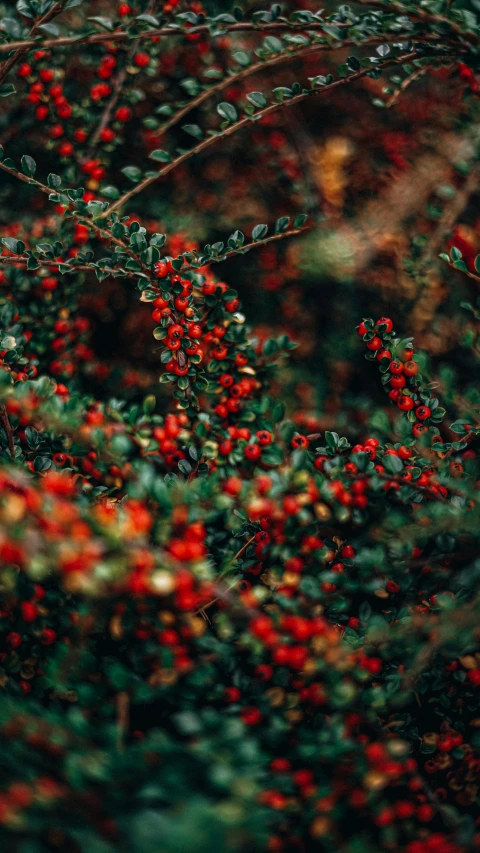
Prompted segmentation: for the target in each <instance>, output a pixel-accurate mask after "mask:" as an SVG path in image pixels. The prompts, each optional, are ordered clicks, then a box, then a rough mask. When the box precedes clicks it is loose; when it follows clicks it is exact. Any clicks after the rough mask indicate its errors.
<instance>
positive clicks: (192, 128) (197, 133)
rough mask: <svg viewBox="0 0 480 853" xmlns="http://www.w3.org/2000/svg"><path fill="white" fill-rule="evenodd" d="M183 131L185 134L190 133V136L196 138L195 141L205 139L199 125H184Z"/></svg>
mask: <svg viewBox="0 0 480 853" xmlns="http://www.w3.org/2000/svg"><path fill="white" fill-rule="evenodd" d="M182 130H184V131H185V133H189V134H190V136H194V137H195V139H203V130H202V128H201V127H199V126H198V124H184V125H182Z"/></svg>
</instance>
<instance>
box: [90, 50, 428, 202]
mask: <svg viewBox="0 0 480 853" xmlns="http://www.w3.org/2000/svg"><path fill="white" fill-rule="evenodd" d="M416 57H417V54H416V52H415V51H414V52H412V53H407V54H404V55H403V56H400V57H398V58H396V59H391V60H389V61H387V62H385V63H384V64H383V65H382V69H384V68H387V67H391V66H392V65H401V64H402V63H403V62H410V61H411V60H412V59H415V58H416ZM371 70H372V69H371V68H370V67H369V68H362V69H361V70H360V71H355V72H354V73H353V74H351V75H350V76H349V77H341V78H339V79H338V80H335V81H334V82H333V83H330V85H328V86H323V88H319V89H312V90H308V91H307V92H301V93H300V94H299V95H295V96H294V97H293V98H290V100H288V101H280V102H279V103H275V104H270V106H268V107H265V109H262V110H261V111H260V112H259V113H256V114H255V115H254V116H247V117H245V118H242V119H240V120H239V121H236V122H234V124H231V125H230V126H229V127H227V128H225V130H223V131H220V132H218V133H216V134H214V135H213V136H208V137H207V138H206V139H203V140H202V141H201V142H200V143H199V144H198V145H195V147H194V148H191V149H190V151H186V152H185V153H184V154H181V155H180V156H179V157H176V158H175V159H174V160H172V161H171V162H170V163H167V165H166V166H164V168H163V169H160V171H159V172H157V173H156V174H155V175H153V176H152V177H147V178H144V179H143V181H140V183H138V184H137V185H136V186H135V187H133V189H131V190H129V191H128V192H127V193H124V195H122V196H121V197H120V198H119V199H117V201H115V202H114V203H113V204H111V205H110V207H109V208H108V210H107V211H106V212H105V213H104V214H103V216H104V217H108V216H109V215H110V214H111V213H113V211H115V210H118V208H120V207H122V205H124V204H126V203H127V202H128V201H130V199H131V198H134V197H135V196H136V195H138V193H140V192H142V191H143V190H144V189H146V188H147V187H149V186H151V184H153V183H155V181H157V180H158V179H159V178H163V177H164V176H165V175H168V174H169V172H172V171H173V170H174V169H176V168H177V167H178V166H180V165H181V164H182V163H185V162H186V161H187V160H189V159H190V158H191V157H193V156H195V155H196V154H200V153H201V152H202V151H205V150H206V149H207V148H210V146H212V145H214V144H215V143H216V142H218V141H219V140H220V139H226V138H227V137H228V136H232V134H234V133H236V132H237V131H238V130H241V129H242V128H244V127H246V126H247V125H249V124H251V123H252V122H255V121H258V120H259V119H261V118H264V117H265V116H267V115H271V114H272V113H274V112H277V111H278V110H281V109H284V107H287V106H295V105H296V104H299V103H301V102H302V101H305V100H306V99H307V98H311V97H315V96H318V95H324V94H326V93H328V92H331V91H332V90H333V89H338V88H339V87H341V86H345V85H346V84H348V83H353V82H355V81H356V80H359V79H361V78H362V77H365V76H366V75H367V74H369V73H370V72H371Z"/></svg>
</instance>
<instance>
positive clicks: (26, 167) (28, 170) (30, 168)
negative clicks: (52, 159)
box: [21, 154, 37, 178]
mask: <svg viewBox="0 0 480 853" xmlns="http://www.w3.org/2000/svg"><path fill="white" fill-rule="evenodd" d="M21 164H22V172H23V174H24V175H27V176H28V177H29V178H33V177H34V175H35V172H36V171H37V164H36V163H35V160H34V159H33V157H30V155H29V154H24V155H23V157H22V159H21Z"/></svg>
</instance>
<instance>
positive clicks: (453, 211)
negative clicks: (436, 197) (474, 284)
mask: <svg viewBox="0 0 480 853" xmlns="http://www.w3.org/2000/svg"><path fill="white" fill-rule="evenodd" d="M479 183H480V167H479V166H478V165H475V164H474V165H473V166H472V168H471V169H470V172H469V174H468V177H467V179H466V181H465V183H464V185H463V187H462V188H461V189H459V190H458V192H457V193H456V194H455V196H454V198H453V199H452V203H451V204H449V205H447V206H446V208H445V211H444V213H443V215H442V217H441V218H440V221H439V222H438V224H437V227H436V228H435V231H434V233H433V234H432V237H431V239H430V240H429V242H428V250H427V251H426V253H425V255H424V257H423V258H422V264H425V265H428V264H430V263H431V262H432V260H433V258H434V257H435V255H436V254H437V252H438V250H439V249H440V247H441V246H442V244H443V242H444V240H446V238H447V237H449V235H450V233H451V231H452V229H453V226H454V225H455V223H456V221H457V219H458V217H459V216H460V214H461V213H462V212H463V211H464V210H465V208H466V206H467V204H468V202H469V200H470V197H471V196H472V195H473V193H474V192H476V190H477V189H478V185H479ZM450 266H453V265H452V264H450ZM455 269H456V267H455ZM460 272H464V270H460ZM471 275H472V276H473V273H472V274H471ZM473 277H474V278H476V276H473ZM477 281H480V279H478V278H477Z"/></svg>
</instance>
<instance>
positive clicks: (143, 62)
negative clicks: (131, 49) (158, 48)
mask: <svg viewBox="0 0 480 853" xmlns="http://www.w3.org/2000/svg"><path fill="white" fill-rule="evenodd" d="M133 61H134V63H135V65H136V66H137V67H138V68H146V66H147V65H149V64H150V56H149V55H148V53H145V52H144V51H142V52H140V53H136V54H135V56H134V57H133Z"/></svg>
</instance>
